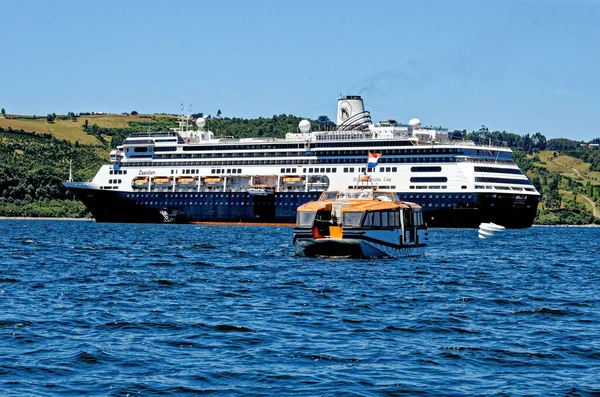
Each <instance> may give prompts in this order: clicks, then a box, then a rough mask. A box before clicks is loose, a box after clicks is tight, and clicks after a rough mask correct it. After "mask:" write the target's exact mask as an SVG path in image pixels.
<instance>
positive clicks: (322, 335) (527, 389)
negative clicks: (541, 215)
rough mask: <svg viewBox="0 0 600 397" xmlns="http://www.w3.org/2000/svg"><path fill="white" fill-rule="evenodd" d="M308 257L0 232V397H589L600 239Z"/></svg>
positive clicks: (169, 231) (201, 244) (199, 234)
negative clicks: (384, 255)
mask: <svg viewBox="0 0 600 397" xmlns="http://www.w3.org/2000/svg"><path fill="white" fill-rule="evenodd" d="M429 237H430V241H429V243H430V246H429V247H428V253H427V255H426V256H425V257H422V258H417V259H384V260H350V259H336V260H327V259H307V258H299V257H295V256H294V255H293V247H292V245H291V238H292V229H291V228H286V227H242V226H193V225H112V224H96V223H91V222H66V221H1V222H0V302H2V311H1V312H0V394H2V395H8V396H10V395H23V396H25V395H37V396H40V395H48V396H53V395H69V396H72V395H83V394H86V395H109V396H113V395H114V396H117V395H119V396H120V395H157V394H171V395H178V394H188V393H191V394H193V393H198V394H201V393H218V394H221V395H230V394H231V395H273V394H277V395H280V394H296V395H338V394H341V395H404V394H406V395H482V394H485V395H531V394H533V395H570V396H577V395H598V393H600V326H599V320H600V313H599V311H598V306H599V305H598V291H600V265H599V262H600V261H599V259H598V253H599V251H600V246H599V241H600V229H593V228H541V227H534V228H531V229H528V230H518V231H512V230H511V231H507V232H506V233H505V235H504V236H502V237H500V238H496V239H494V240H491V241H488V240H484V241H482V240H478V239H477V232H476V230H450V229H446V230H444V229H433V230H430V231H429Z"/></svg>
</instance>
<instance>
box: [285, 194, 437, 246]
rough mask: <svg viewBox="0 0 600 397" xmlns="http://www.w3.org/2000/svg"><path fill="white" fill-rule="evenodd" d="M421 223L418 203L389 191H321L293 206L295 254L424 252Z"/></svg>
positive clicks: (422, 225)
mask: <svg viewBox="0 0 600 397" xmlns="http://www.w3.org/2000/svg"><path fill="white" fill-rule="evenodd" d="M426 229H427V227H426V225H425V223H424V222H423V213H422V212H421V207H420V206H419V205H418V204H415V203H410V202H403V201H396V197H395V195H394V193H393V192H386V191H379V190H376V189H355V190H345V191H340V192H324V193H322V194H321V197H319V200H317V201H311V202H310V203H306V204H304V205H301V206H300V207H298V209H297V218H296V226H295V227H294V249H295V251H296V254H297V255H300V256H310V257H314V256H319V257H339V256H344V257H355V258H378V257H408V256H419V255H423V254H424V253H425V247H426V234H425V233H426Z"/></svg>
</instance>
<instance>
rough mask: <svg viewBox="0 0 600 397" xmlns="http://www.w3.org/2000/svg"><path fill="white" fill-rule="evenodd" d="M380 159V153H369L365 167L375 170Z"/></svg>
mask: <svg viewBox="0 0 600 397" xmlns="http://www.w3.org/2000/svg"><path fill="white" fill-rule="evenodd" d="M380 157H381V153H371V152H369V157H368V160H367V167H369V168H375V166H376V165H377V161H378V160H379V158H380Z"/></svg>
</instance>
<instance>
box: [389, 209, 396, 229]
mask: <svg viewBox="0 0 600 397" xmlns="http://www.w3.org/2000/svg"><path fill="white" fill-rule="evenodd" d="M394 214H395V212H393V211H389V212H388V225H389V226H392V227H393V226H397V225H396V224H395V219H396V217H395V216H394Z"/></svg>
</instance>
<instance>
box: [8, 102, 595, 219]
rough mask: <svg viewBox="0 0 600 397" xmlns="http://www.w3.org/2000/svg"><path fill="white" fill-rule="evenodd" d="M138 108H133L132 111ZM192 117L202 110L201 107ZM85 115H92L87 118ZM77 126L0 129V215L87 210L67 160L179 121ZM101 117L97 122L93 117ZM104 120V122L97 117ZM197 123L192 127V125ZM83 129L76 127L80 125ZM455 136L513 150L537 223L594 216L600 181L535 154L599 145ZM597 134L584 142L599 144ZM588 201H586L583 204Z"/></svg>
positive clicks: (233, 127) (262, 131)
mask: <svg viewBox="0 0 600 397" xmlns="http://www.w3.org/2000/svg"><path fill="white" fill-rule="evenodd" d="M134 113H135V114H136V115H137V112H135V111H134V112H132V113H131V114H132V115H133V114H134ZM84 116H89V114H87V113H80V114H74V113H72V112H70V113H68V114H67V115H55V114H50V115H48V116H47V120H48V121H50V122H54V120H76V119H77V118H79V117H84ZM193 116H194V117H200V116H203V115H202V114H201V113H198V114H195V115H193ZM205 118H206V120H207V126H208V128H209V129H210V130H211V131H213V132H214V133H215V135H217V136H235V137H236V138H247V137H284V136H285V134H286V133H287V132H290V131H292V132H297V126H298V123H299V122H300V120H301V118H300V117H297V116H293V115H286V114H281V115H274V116H273V117H270V118H263V117H261V118H257V119H241V118H227V117H225V118H222V117H217V118H213V117H211V116H206V117H205ZM90 120H91V121H90ZM90 120H88V119H86V120H85V123H83V124H81V128H82V129H83V131H85V133H87V134H89V135H92V136H94V137H96V138H97V139H98V140H99V141H100V143H101V144H100V145H79V143H78V142H74V143H73V142H70V141H67V140H59V139H56V138H54V137H53V136H52V135H50V134H39V133H37V134H36V133H32V132H27V131H23V130H14V129H11V128H10V127H8V128H4V129H3V128H0V216H69V217H83V216H86V215H88V214H87V211H86V210H85V208H84V206H83V205H82V204H81V203H80V202H78V201H76V200H74V199H73V197H72V196H71V195H70V193H68V191H67V190H66V189H65V188H64V187H63V186H62V181H64V180H67V178H68V174H69V160H72V163H73V167H72V168H73V179H74V180H89V179H91V178H92V177H93V176H94V174H95V173H96V172H97V170H98V168H99V167H100V166H101V165H102V164H105V163H106V161H107V158H108V152H109V151H110V149H111V148H114V147H116V146H118V145H120V144H122V142H123V141H124V140H125V139H126V138H127V137H128V136H129V135H130V134H132V133H134V132H154V131H166V130H169V129H171V128H176V127H177V120H176V119H175V118H173V117H172V116H171V115H149V116H144V115H142V116H139V118H138V119H137V120H136V121H128V122H127V123H126V124H123V125H127V127H119V128H114V127H113V128H111V127H106V126H104V127H101V126H99V125H98V124H96V122H95V119H90ZM99 123H100V122H99ZM100 124H102V123H100ZM311 124H312V126H313V128H315V129H316V128H320V129H326V128H334V125H333V123H332V122H331V121H330V120H329V118H327V116H321V117H319V118H318V119H317V120H315V121H311ZM194 128H195V127H194ZM79 131H81V130H79ZM450 135H451V137H452V138H454V139H467V140H473V141H475V142H476V143H479V144H493V145H498V146H507V147H510V148H512V149H513V151H514V159H515V161H516V163H517V164H518V165H519V167H520V168H521V169H522V170H523V171H524V172H525V173H526V174H527V175H528V176H529V177H530V178H531V180H532V182H533V183H534V185H535V186H536V188H537V189H538V190H539V191H540V192H542V194H543V199H542V202H541V204H540V207H539V210H538V216H537V218H536V223H542V224H589V223H594V222H600V220H599V219H597V218H595V217H594V216H593V214H592V213H591V212H590V205H591V208H592V209H593V206H594V204H593V203H600V181H599V182H598V183H594V182H593V181H592V180H584V179H581V178H579V179H575V178H572V177H569V176H565V175H561V173H559V172H557V171H556V170H551V169H550V167H548V164H546V163H544V162H543V161H541V160H540V157H539V154H540V153H542V152H544V151H551V152H552V153H554V154H555V155H556V156H570V157H571V158H576V159H581V160H582V161H584V162H586V163H589V171H590V172H595V171H596V172H597V171H600V150H599V149H598V148H596V147H589V146H588V143H584V142H579V141H572V140H569V139H563V138H560V139H550V140H547V139H546V137H545V136H544V135H543V134H541V133H539V132H537V133H535V134H533V135H529V134H527V135H518V134H512V133H508V132H506V131H489V130H488V129H487V128H485V126H482V128H480V129H479V130H478V131H472V132H467V131H465V130H462V131H459V130H456V131H453V132H452V133H451V134H450ZM598 142H600V139H596V140H594V141H592V142H589V143H598ZM584 202H585V203H587V204H588V205H587V207H586V205H584V204H583V203H584Z"/></svg>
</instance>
